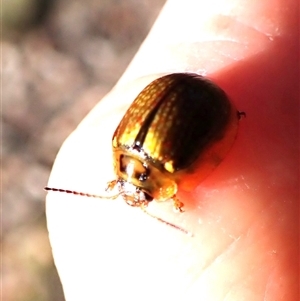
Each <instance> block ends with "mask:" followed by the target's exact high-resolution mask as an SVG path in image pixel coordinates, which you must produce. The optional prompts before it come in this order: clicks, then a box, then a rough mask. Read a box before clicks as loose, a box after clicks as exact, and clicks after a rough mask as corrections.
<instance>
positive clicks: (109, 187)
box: [105, 180, 118, 191]
mask: <svg viewBox="0 0 300 301" xmlns="http://www.w3.org/2000/svg"><path fill="white" fill-rule="evenodd" d="M117 184H118V181H117V180H113V181H111V182H108V183H107V186H106V188H105V191H112V190H113V189H114V188H115V187H116V185H117Z"/></svg>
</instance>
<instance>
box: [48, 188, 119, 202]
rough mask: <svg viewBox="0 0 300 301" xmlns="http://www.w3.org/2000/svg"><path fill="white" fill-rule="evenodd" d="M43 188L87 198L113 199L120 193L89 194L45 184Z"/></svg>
mask: <svg viewBox="0 0 300 301" xmlns="http://www.w3.org/2000/svg"><path fill="white" fill-rule="evenodd" d="M44 190H46V191H54V192H63V193H69V194H74V195H79V196H86V197H89V198H96V199H109V200H114V199H116V198H117V197H118V196H119V195H120V193H118V194H115V195H111V196H105V195H97V194H90V193H85V192H80V191H75V190H68V189H60V188H53V187H47V186H46V187H45V188H44Z"/></svg>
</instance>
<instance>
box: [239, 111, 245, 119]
mask: <svg viewBox="0 0 300 301" xmlns="http://www.w3.org/2000/svg"><path fill="white" fill-rule="evenodd" d="M237 115H238V119H241V118H242V117H244V118H246V112H241V111H237Z"/></svg>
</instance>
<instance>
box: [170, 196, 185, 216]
mask: <svg viewBox="0 0 300 301" xmlns="http://www.w3.org/2000/svg"><path fill="white" fill-rule="evenodd" d="M172 201H173V210H174V211H175V212H183V211H184V210H183V209H182V208H183V206H184V204H183V203H182V202H180V201H179V199H178V198H177V197H176V196H175V195H174V196H173V197H172Z"/></svg>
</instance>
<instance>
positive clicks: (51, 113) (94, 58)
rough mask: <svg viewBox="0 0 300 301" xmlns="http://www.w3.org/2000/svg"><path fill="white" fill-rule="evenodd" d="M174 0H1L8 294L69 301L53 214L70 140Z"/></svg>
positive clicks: (16, 299)
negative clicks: (56, 179)
mask: <svg viewBox="0 0 300 301" xmlns="http://www.w3.org/2000/svg"><path fill="white" fill-rule="evenodd" d="M165 1H166V0H86V1H81V0H2V39H1V50H2V68H1V71H2V77H1V79H2V90H1V92H2V98H1V103H2V112H1V114H2V164H1V168H2V193H1V196H2V220H1V226H2V236H1V246H2V264H1V269H2V275H1V276H2V279H1V281H2V290H3V291H2V300H3V301H31V300H32V301H63V300H64V296H63V291H62V287H61V284H60V281H59V277H58V275H57V272H56V269H55V266H54V263H53V258H52V254H51V247H50V244H49V240H48V232H47V228H46V219H45V203H44V201H45V196H46V193H45V192H44V191H43V187H44V186H45V185H46V184H47V180H48V177H49V173H50V170H51V166H52V164H53V161H54V159H55V156H56V153H57V151H58V150H59V147H60V146H61V144H62V143H63V141H64V139H65V138H66V137H67V136H68V135H69V134H70V132H71V131H73V130H74V129H75V127H76V126H77V124H78V123H79V122H80V121H81V120H82V118H83V117H84V116H85V115H86V114H87V113H88V112H89V110H90V109H91V108H93V106H94V105H95V104H96V103H97V102H98V101H99V100H100V99H101V98H102V97H103V96H104V95H105V94H106V93H107V92H109V90H110V89H111V88H112V87H113V85H114V84H115V83H116V81H117V80H118V79H119V77H120V76H121V75H122V73H123V71H124V70H125V68H126V67H127V65H128V63H129V62H130V60H131V59H132V57H133V56H134V54H135V52H136V51H137V49H138V47H139V45H140V44H141V42H142V41H143V39H144V38H145V37H146V35H147V33H148V31H149V29H150V28H151V26H152V24H153V22H154V21H155V19H156V17H157V15H158V14H159V12H160V9H161V8H162V6H163V5H164V3H165Z"/></svg>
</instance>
